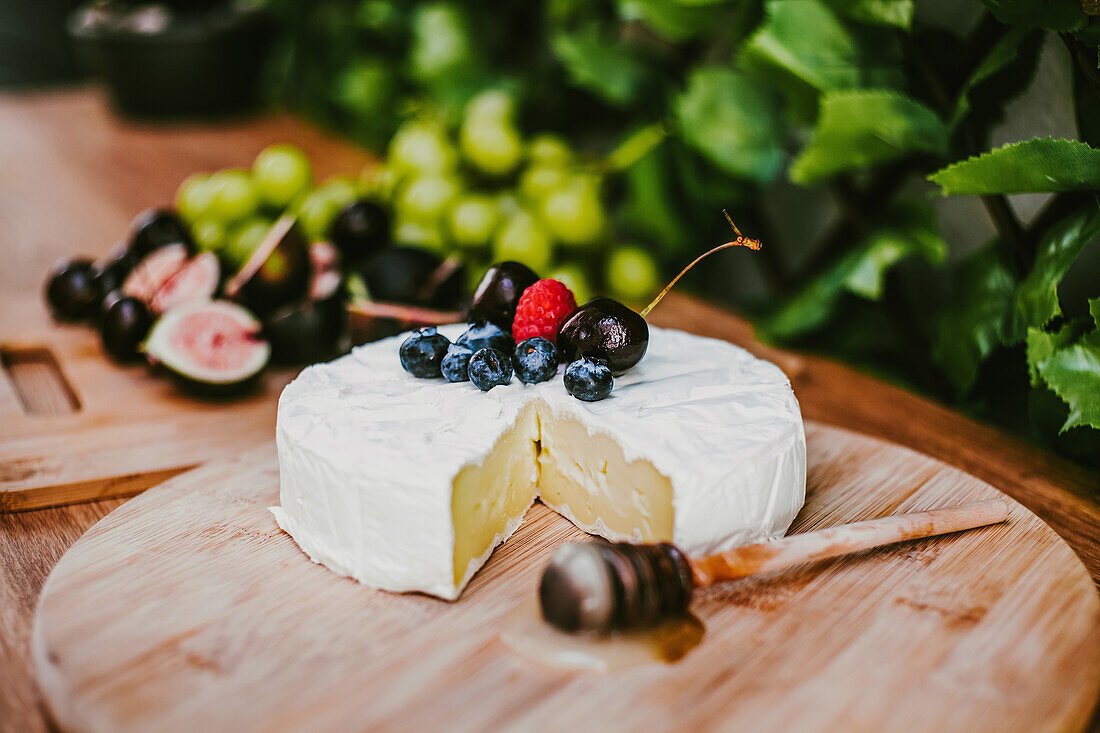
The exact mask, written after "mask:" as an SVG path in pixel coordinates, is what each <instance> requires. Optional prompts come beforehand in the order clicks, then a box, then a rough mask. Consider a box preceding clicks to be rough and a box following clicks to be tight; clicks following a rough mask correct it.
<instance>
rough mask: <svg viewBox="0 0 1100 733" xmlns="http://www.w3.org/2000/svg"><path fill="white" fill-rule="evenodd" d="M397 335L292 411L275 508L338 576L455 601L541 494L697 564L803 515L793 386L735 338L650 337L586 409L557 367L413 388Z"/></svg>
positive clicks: (309, 383) (589, 521)
mask: <svg viewBox="0 0 1100 733" xmlns="http://www.w3.org/2000/svg"><path fill="white" fill-rule="evenodd" d="M462 330H463V327H461V326H458V327H453V328H447V329H442V331H443V333H444V335H446V336H448V337H449V338H451V339H452V340H454V339H455V338H457V336H458V335H459V334H461V333H462ZM401 338H403V337H399V338H395V339H387V340H385V341H380V342H377V343H374V344H371V345H368V346H364V347H360V348H358V349H356V350H355V351H353V352H352V353H351V354H349V355H348V356H345V357H343V358H341V359H338V360H336V361H334V362H331V363H328V364H320V365H316V366H313V367H309V368H308V369H306V370H304V371H303V372H302V374H301V375H299V377H298V378H297V379H296V380H295V381H294V382H292V383H291V384H290V385H289V386H288V387H287V388H286V390H284V392H283V394H282V396H281V398H280V401H279V417H278V427H277V430H276V442H277V444H278V450H279V468H280V481H281V490H280V506H278V507H274V508H273V512H274V513H275V516H276V519H277V520H278V522H279V525H280V526H281V527H282V528H283V529H284V530H286V531H287V532H288V533H289V534H290V535H291V536H292V537H293V538H294V540H295V541H296V542H297V543H298V545H299V546H300V547H301V548H302V549H303V550H304V551H305V552H306V553H307V554H308V555H309V556H310V557H311V558H312V559H313V560H314V561H316V562H319V563H322V564H324V565H326V566H328V567H329V568H331V569H333V570H334V571H336V572H338V573H341V574H343V575H347V576H350V577H353V578H355V579H357V580H360V581H362V582H364V583H366V584H368V585H371V586H373V587H376V588H381V589H384V590H390V591H421V592H424V593H429V594H432V595H435V596H439V597H440V598H446V599H454V598H457V597H458V595H459V594H460V593H461V592H462V589H463V588H464V587H465V585H466V584H467V583H468V582H469V580H470V578H471V577H473V575H474V574H475V573H476V572H477V570H478V569H479V568H480V567H481V566H482V565H483V564H484V562H485V561H486V560H487V559H488V557H489V555H490V554H491V553H492V551H493V549H494V548H495V547H497V546H498V545H499V544H500V543H501V542H504V541H505V540H506V539H507V538H508V537H509V536H510V535H511V534H512V533H513V532H514V531H515V530H516V528H517V527H519V525H520V523H521V522H522V521H523V517H524V515H525V514H526V512H527V510H528V509H529V507H530V506H531V504H532V503H533V502H534V501H535V500H536V499H539V500H541V501H542V502H543V503H545V504H546V505H548V506H549V507H551V508H552V509H554V510H555V511H557V512H558V513H560V514H561V515H562V516H564V517H566V518H567V519H569V520H570V521H571V522H573V523H574V524H576V525H577V526H578V527H580V528H581V529H583V530H585V531H587V532H591V533H593V534H597V535H600V536H602V537H606V538H608V539H613V540H625V541H631V542H654V541H661V540H667V541H672V542H675V543H676V544H677V545H679V546H680V547H681V548H682V549H683V550H685V551H686V552H688V553H689V554H703V553H709V552H718V551H721V550H725V549H729V548H731V547H735V546H737V545H741V544H745V543H748V542H756V541H761V540H766V539H771V538H775V537H778V536H781V535H782V534H783V533H784V532H785V531H786V529H787V527H788V526H789V525H790V523H791V521H792V520H793V519H794V516H795V514H796V513H797V512H798V510H799V508H800V507H801V506H802V502H803V500H804V497H805V482H806V445H805V437H804V433H803V428H802V420H801V416H800V413H799V409H798V403H797V402H796V400H795V398H794V394H793V393H792V391H791V388H790V384H789V382H788V381H787V379H786V377H785V376H784V375H783V373H782V372H781V371H780V370H779V369H777V368H776V367H775V366H774V365H772V364H770V363H768V362H765V361H762V360H759V359H757V358H755V357H753V356H752V355H750V354H749V353H748V352H746V351H744V350H742V349H739V348H737V347H735V346H733V345H731V344H728V343H726V342H723V341H716V340H713V339H706V338H701V337H698V336H692V335H689V334H686V333H683V332H679V331H674V330H664V329H657V328H651V329H650V344H649V349H648V351H647V353H646V356H645V358H644V359H643V360H642V361H641V362H640V363H639V364H638V365H637V366H635V367H634V368H633V369H631V370H630V371H629V372H627V373H626V374H624V375H622V376H620V377H618V378H616V382H615V388H614V390H613V391H612V394H611V397H609V398H607V399H605V400H601V401H600V402H593V403H585V402H581V401H579V400H576V399H575V398H573V397H572V396H570V395H569V394H568V393H567V392H566V391H565V388H564V386H563V385H562V380H561V370H559V375H558V376H557V377H555V378H554V379H551V380H550V381H549V382H545V383H542V384H537V385H524V384H522V383H520V382H519V381H518V380H513V381H512V383H511V384H509V385H506V386H503V387H495V388H493V389H492V390H490V391H489V392H481V391H480V390H478V389H477V388H476V387H474V386H473V385H472V384H470V383H469V382H465V383H456V384H451V383H448V382H446V381H444V380H441V379H437V380H424V379H415V378H413V377H412V376H410V375H409V374H407V373H405V372H404V371H403V370H402V369H401V366H400V364H399V361H398V357H397V348H398V345H399V344H400V341H401Z"/></svg>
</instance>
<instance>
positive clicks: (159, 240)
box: [130, 209, 195, 259]
mask: <svg viewBox="0 0 1100 733" xmlns="http://www.w3.org/2000/svg"><path fill="white" fill-rule="evenodd" d="M169 244H182V245H183V246H184V247H185V248H186V249H187V251H188V252H189V253H190V252H194V251H195V242H194V240H193V239H192V238H191V231H190V230H189V229H188V228H187V225H186V224H184V223H183V220H182V219H180V218H179V217H178V216H176V213H175V212H174V211H172V210H170V209H146V210H145V211H143V212H141V213H140V214H138V215H137V216H135V217H134V220H133V222H131V223H130V251H131V252H132V253H133V256H134V257H135V258H136V259H141V258H142V257H145V256H146V255H148V254H150V253H152V252H154V251H156V250H158V249H160V248H161V247H165V246H167V245H169Z"/></svg>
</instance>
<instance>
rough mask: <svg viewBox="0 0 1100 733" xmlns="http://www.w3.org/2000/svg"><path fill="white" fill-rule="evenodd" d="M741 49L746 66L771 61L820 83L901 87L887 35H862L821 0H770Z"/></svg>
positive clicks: (814, 83)
mask: <svg viewBox="0 0 1100 733" xmlns="http://www.w3.org/2000/svg"><path fill="white" fill-rule="evenodd" d="M765 8H766V13H767V17H766V18H765V20H764V23H763V24H762V25H761V26H760V27H759V28H758V29H757V31H756V32H755V33H754V34H753V35H752V36H751V37H750V38H749V40H748V42H747V43H746V44H745V46H744V47H743V49H742V51H741V57H740V59H739V61H740V63H741V64H742V65H743V66H744V67H745V68H752V69H759V68H760V67H762V66H771V67H774V68H776V69H778V70H781V71H783V72H784V73H785V74H788V75H790V76H792V77H794V78H795V79H797V80H799V81H800V82H802V83H804V84H806V85H808V86H810V87H812V88H813V89H816V90H818V91H825V90H828V89H851V88H856V87H900V86H901V85H902V84H903V82H904V79H903V77H902V74H901V71H900V69H899V68H898V67H897V65H896V64H895V63H894V62H893V61H894V59H893V55H894V54H893V53H891V51H892V49H891V48H886V47H884V44H889V43H891V40H892V39H890V38H889V37H887V36H885V34H882V33H881V32H880V33H878V34H867V35H862V36H861V35H859V34H857V33H854V32H853V31H852V30H850V29H849V28H848V27H846V26H845V25H844V24H843V23H841V22H840V20H839V19H838V18H837V17H836V14H835V13H834V12H833V11H832V10H830V9H829V7H828V6H826V5H824V4H823V3H821V2H819V1H818V0H770V2H768V3H767V5H766V6H765Z"/></svg>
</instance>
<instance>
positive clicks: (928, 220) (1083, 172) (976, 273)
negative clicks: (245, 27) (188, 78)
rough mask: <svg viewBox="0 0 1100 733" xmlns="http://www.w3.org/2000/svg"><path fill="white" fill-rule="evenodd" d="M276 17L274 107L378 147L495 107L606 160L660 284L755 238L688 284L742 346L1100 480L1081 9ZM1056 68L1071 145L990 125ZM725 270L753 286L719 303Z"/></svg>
mask: <svg viewBox="0 0 1100 733" xmlns="http://www.w3.org/2000/svg"><path fill="white" fill-rule="evenodd" d="M269 5H270V7H271V8H272V10H273V11H274V12H275V14H276V16H277V17H278V19H279V21H280V29H281V30H280V40H279V44H278V48H279V51H278V53H277V55H276V58H275V60H274V61H273V63H272V64H271V68H270V73H269V82H270V89H271V90H272V93H273V94H274V95H275V97H276V98H277V99H278V100H280V101H281V102H282V103H284V104H286V105H288V106H290V107H291V108H293V109H296V110H299V111H301V112H303V113H305V114H306V115H308V116H310V117H311V118H313V119H315V120H317V121H319V122H321V123H322V124H324V125H326V126H329V127H331V128H333V129H336V130H339V131H340V132H342V133H343V134H345V135H347V136H349V137H350V138H352V139H354V140H356V141H359V142H361V143H362V144H364V145H368V146H372V147H378V148H380V147H381V146H382V145H384V144H385V142H386V140H387V139H388V137H389V135H390V134H391V133H392V131H393V130H394V129H395V127H396V125H397V124H398V123H399V122H400V120H401V119H402V118H404V117H407V116H408V115H410V114H415V113H417V112H419V111H422V110H424V109H426V108H430V109H431V110H432V111H433V114H436V115H438V116H442V117H444V118H447V117H448V116H450V117H451V118H452V119H455V118H457V115H458V113H459V110H460V109H461V106H462V105H463V104H464V103H465V101H466V100H468V99H469V98H470V97H471V96H472V95H473V94H475V93H477V92H478V91H481V90H483V89H485V88H488V87H502V88H506V89H509V90H510V91H512V92H513V93H514V94H515V95H516V96H517V97H518V98H519V99H520V102H521V104H520V108H521V110H522V120H521V121H522V122H523V124H524V126H525V127H526V128H528V129H529V130H539V131H541V130H553V131H557V132H560V133H561V134H563V135H565V136H566V137H568V138H569V139H570V141H571V142H572V143H573V144H574V145H575V146H577V147H579V148H581V149H583V150H589V151H593V152H596V153H599V154H602V155H608V156H609V157H608V158H607V160H608V161H609V163H610V167H611V168H612V169H613V171H614V175H613V176H612V178H611V180H610V182H609V184H608V186H607V189H608V190H607V191H605V197H606V198H607V199H608V200H609V201H610V203H611V206H612V210H613V212H614V226H615V230H616V232H617V233H618V234H619V235H620V236H621V237H623V238H629V239H630V240H632V241H640V242H642V243H644V244H645V245H647V246H648V247H649V248H650V249H651V251H652V252H653V253H654V254H655V255H656V256H657V257H658V259H659V260H660V262H661V263H662V265H663V266H664V268H665V269H666V270H669V271H671V270H673V268H676V269H678V267H677V266H678V265H680V264H682V263H684V262H685V261H687V260H688V259H690V258H691V257H692V256H693V255H695V254H697V253H698V252H701V251H703V250H704V249H706V248H709V247H710V246H712V245H713V244H716V243H718V242H721V241H725V240H726V239H728V230H727V229H725V223H724V220H723V219H722V217H721V215H720V209H722V208H728V209H729V210H730V213H731V214H732V215H733V217H734V219H735V220H736V221H737V222H738V224H739V226H740V227H741V229H742V230H743V231H745V232H746V233H747V234H749V235H751V236H756V237H758V238H760V239H762V240H763V241H764V248H763V250H761V252H759V253H756V254H752V255H750V254H748V253H741V254H738V255H736V256H735V255H732V254H731V255H730V256H729V257H728V258H726V259H725V260H723V263H724V264H721V265H719V264H714V265H708V266H707V267H704V268H701V269H700V271H697V272H693V273H691V275H689V277H688V278H687V283H688V285H689V286H690V287H695V288H697V289H700V290H703V291H704V292H707V293H709V294H710V295H711V296H713V297H718V298H721V299H724V300H726V301H728V302H730V303H732V304H734V305H736V306H738V307H739V308H740V309H741V310H742V311H743V312H746V313H748V314H749V315H750V316H751V317H753V319H754V322H755V323H756V325H757V329H758V334H759V335H760V336H761V337H762V338H764V339H766V340H770V341H773V342H777V343H781V344H784V345H789V346H794V347H797V348H804V349H812V350H817V351H822V352H826V353H829V354H831V355H834V356H837V357H839V358H842V359H846V360H848V361H851V362H853V363H855V364H857V365H858V366H860V367H862V368H865V369H869V370H872V371H875V372H876V373H879V374H881V375H882V376H884V377H886V378H890V379H893V380H895V381H898V382H900V383H903V384H905V385H907V386H910V387H912V388H915V389H919V390H922V391H924V392H926V393H929V394H930V395H932V396H933V397H935V398H937V399H940V400H942V401H945V402H949V403H952V404H954V405H956V406H957V407H959V408H960V409H964V410H968V411H971V412H973V413H976V414H978V415H981V416H983V417H985V418H987V419H991V420H995V421H998V422H1000V423H1002V424H1003V425H1005V426H1007V427H1008V428H1010V429H1012V430H1016V431H1018V432H1021V433H1024V434H1027V435H1030V436H1032V437H1033V438H1035V439H1036V440H1039V441H1042V442H1044V443H1046V444H1047V445H1048V446H1050V447H1052V448H1054V449H1056V450H1059V451H1061V452H1063V453H1065V454H1067V455H1070V456H1072V457H1074V458H1076V459H1078V460H1081V461H1083V462H1086V463H1089V464H1094V465H1095V464H1100V271H1098V270H1100V265H1098V262H1100V259H1098V258H1097V256H1096V251H1095V250H1096V246H1097V245H1096V239H1097V236H1098V234H1100V204H1098V202H1097V194H1098V192H1100V149H1098V147H1094V146H1100V69H1098V60H1100V57H1098V51H1097V43H1098V42H1100V19H1098V18H1094V17H1091V16H1089V15H1087V14H1086V13H1085V12H1084V10H1083V9H1082V5H1081V4H1080V2H1078V0H985V1H984V3H983V2H980V1H979V0H936V1H933V0H928V2H927V3H924V2H922V3H921V4H920V5H917V4H916V3H915V2H914V0H763V1H762V2H761V1H758V0H529V1H521V0H497V1H496V2H491V3H484V2H474V0H442V1H441V0H433V1H431V2H414V1H412V0H409V1H406V2H401V1H399V0H270V2H269ZM937 18H939V19H940V20H938V21H937V20H936V19H937ZM943 18H948V22H944V21H943V20H942V19H943ZM952 19H954V20H952ZM1052 53H1053V54H1055V55H1056V56H1057V58H1059V59H1061V61H1062V63H1063V64H1064V65H1065V66H1066V68H1067V69H1069V71H1068V78H1069V79H1070V80H1071V81H1070V83H1069V84H1068V88H1067V89H1065V90H1064V92H1063V97H1062V98H1059V99H1055V100H1053V101H1052V102H1051V103H1052V104H1054V105H1056V106H1059V107H1060V108H1062V109H1068V108H1072V109H1073V111H1074V115H1075V120H1076V128H1077V129H1076V135H1075V136H1073V135H1070V137H1076V139H1062V138H1054V137H1040V138H1030V139H1029V138H1028V137H1027V136H1024V138H1023V139H1006V138H1005V137H1004V136H1003V134H1000V135H999V133H997V132H996V131H997V130H998V129H1009V130H1011V129H1019V127H1020V126H1019V125H1016V126H1015V127H1014V126H1013V122H1014V118H1016V117H1019V116H1020V115H1027V114H1028V113H1029V112H1031V113H1036V114H1041V112H1042V111H1041V110H1029V109H1027V108H1026V107H1025V108H1021V106H1020V105H1019V104H1017V103H1015V100H1017V99H1018V98H1019V97H1020V96H1021V94H1023V93H1024V92H1025V91H1026V90H1027V89H1028V87H1029V85H1030V84H1031V83H1032V80H1033V79H1034V78H1035V76H1036V69H1037V67H1038V66H1039V64H1040V61H1041V59H1042V57H1043V56H1044V55H1048V56H1049V55H1050V54H1052ZM998 126H1002V128H998ZM1060 133H1061V134H1065V133H1064V132H1063V131H1060ZM998 135H999V136H998ZM1018 194H1038V195H1039V196H1040V197H1042V198H1043V200H1042V201H1041V202H1040V203H1039V204H1038V205H1036V202H1034V201H1031V202H1030V203H1028V201H1029V200H1028V199H1027V198H1026V197H1024V198H1021V197H1020V196H1018ZM944 197H958V198H959V199H966V200H967V201H970V202H971V203H970V204H966V205H968V206H971V207H972V208H970V209H967V211H973V212H975V213H974V216H975V218H979V217H980V218H982V219H984V220H986V221H987V222H988V223H987V224H986V225H985V226H987V227H989V230H990V231H994V232H995V235H994V236H993V237H992V238H991V239H990V241H988V242H986V243H984V244H983V245H981V246H977V247H975V246H973V245H972V244H967V243H966V242H964V241H962V240H963V239H965V238H964V237H960V236H959V233H958V231H956V229H957V228H956V229H953V228H952V227H950V226H945V225H944V222H943V221H941V217H940V213H941V212H942V211H943V207H944V206H945V205H946V202H945V198H944ZM1032 199H1034V196H1032ZM1021 212H1026V216H1025V215H1024V213H1021ZM990 225H991V226H990ZM974 230H975V231H980V227H977V226H975V227H974ZM1090 253H1091V254H1090ZM745 268H751V269H752V270H753V272H754V273H757V274H758V278H757V279H758V280H759V281H760V282H762V283H763V284H764V286H763V287H755V288H754V287H745V288H740V287H736V286H731V283H732V282H736V283H743V282H745V280H744V278H743V277H741V278H740V279H738V278H737V277H735V276H736V275H738V274H739V271H740V270H743V269H745ZM1071 281H1072V282H1075V283H1077V284H1076V285H1075V286H1073V287H1069V286H1067V284H1066V283H1067V282H1071ZM1081 283H1085V284H1084V285H1083V286H1082V285H1081Z"/></svg>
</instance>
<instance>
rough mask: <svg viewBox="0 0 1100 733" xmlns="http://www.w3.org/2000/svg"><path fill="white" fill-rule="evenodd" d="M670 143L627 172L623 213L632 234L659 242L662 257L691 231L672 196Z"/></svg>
mask: <svg viewBox="0 0 1100 733" xmlns="http://www.w3.org/2000/svg"><path fill="white" fill-rule="evenodd" d="M669 167H670V166H669V161H668V150H667V144H665V145H659V146H657V147H656V148H654V149H651V150H650V151H649V152H648V153H646V154H645V155H643V156H642V157H640V158H638V159H637V160H636V161H634V163H633V164H631V165H630V166H629V167H628V168H626V169H625V174H624V178H625V182H626V201H625V202H624V203H623V206H622V209H621V211H620V214H621V216H622V218H623V224H624V225H625V227H626V228H627V229H629V230H630V231H632V232H635V233H638V234H641V235H643V236H645V237H646V238H648V239H652V240H653V241H655V242H657V243H658V245H659V249H660V250H661V251H662V254H666V255H667V254H671V253H673V252H676V251H677V250H678V249H679V248H680V247H682V246H683V245H684V244H685V243H686V241H687V232H688V231H689V230H690V227H688V226H687V225H686V224H685V223H684V220H683V217H682V216H681V214H680V211H681V209H680V207H679V206H678V205H677V204H676V199H675V198H674V195H673V190H674V189H673V182H672V179H671V177H670V176H669V175H668V169H669Z"/></svg>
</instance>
